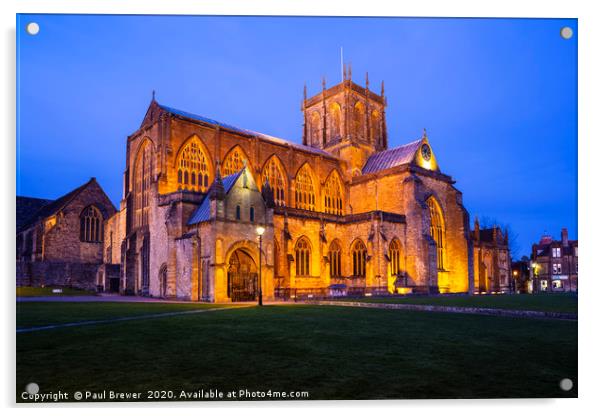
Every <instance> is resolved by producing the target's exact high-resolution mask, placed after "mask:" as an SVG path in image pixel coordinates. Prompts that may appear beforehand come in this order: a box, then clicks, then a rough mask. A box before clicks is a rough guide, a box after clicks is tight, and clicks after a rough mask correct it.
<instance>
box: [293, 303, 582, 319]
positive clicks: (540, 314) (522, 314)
mask: <svg viewBox="0 0 602 416" xmlns="http://www.w3.org/2000/svg"><path fill="white" fill-rule="evenodd" d="M302 303H305V304H309V305H328V306H352V307H357V308H372V309H401V310H406V311H422V312H447V313H468V314H475V315H491V316H509V317H515V318H542V319H568V320H577V314H576V313H565V312H548V311H523V310H514V309H497V308H473V307H459V306H441V305H412V304H409V303H369V302H346V301H340V302H339V301H319V300H317V301H305V302H302Z"/></svg>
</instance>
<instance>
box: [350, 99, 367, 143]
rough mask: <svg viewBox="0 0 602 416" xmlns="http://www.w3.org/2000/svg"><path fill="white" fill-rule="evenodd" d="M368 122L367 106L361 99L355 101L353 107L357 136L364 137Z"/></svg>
mask: <svg viewBox="0 0 602 416" xmlns="http://www.w3.org/2000/svg"><path fill="white" fill-rule="evenodd" d="M365 123H366V106H364V103H362V102H361V101H358V102H357V103H355V106H354V107H353V127H354V131H355V134H356V136H359V137H362V138H363V137H364V136H365V132H364V124H365Z"/></svg>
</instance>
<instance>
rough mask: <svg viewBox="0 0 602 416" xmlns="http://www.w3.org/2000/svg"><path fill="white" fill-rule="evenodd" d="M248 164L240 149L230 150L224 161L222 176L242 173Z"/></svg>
mask: <svg viewBox="0 0 602 416" xmlns="http://www.w3.org/2000/svg"><path fill="white" fill-rule="evenodd" d="M246 162H247V158H246V156H245V154H244V153H243V151H242V150H241V149H240V147H235V148H234V149H232V150H230V152H229V153H228V154H227V155H226V158H225V159H224V163H223V165H222V174H223V175H224V176H229V175H234V174H235V173H238V172H240V170H241V169H242V168H243V167H244V166H245V163H246Z"/></svg>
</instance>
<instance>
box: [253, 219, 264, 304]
mask: <svg viewBox="0 0 602 416" xmlns="http://www.w3.org/2000/svg"><path fill="white" fill-rule="evenodd" d="M255 231H256V232H257V235H258V236H259V299H258V305H259V306H263V293H262V291H261V243H262V239H263V238H262V237H263V233H264V232H265V228H263V227H262V226H259V227H257V228H256V229H255Z"/></svg>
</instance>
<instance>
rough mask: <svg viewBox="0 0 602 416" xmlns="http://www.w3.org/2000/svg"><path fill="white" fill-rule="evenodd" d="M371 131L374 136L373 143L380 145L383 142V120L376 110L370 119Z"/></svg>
mask: <svg viewBox="0 0 602 416" xmlns="http://www.w3.org/2000/svg"><path fill="white" fill-rule="evenodd" d="M370 130H371V135H372V141H373V142H374V143H380V141H381V139H382V138H381V120H380V114H379V112H378V111H376V110H374V111H373V112H372V116H371V119H370Z"/></svg>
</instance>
